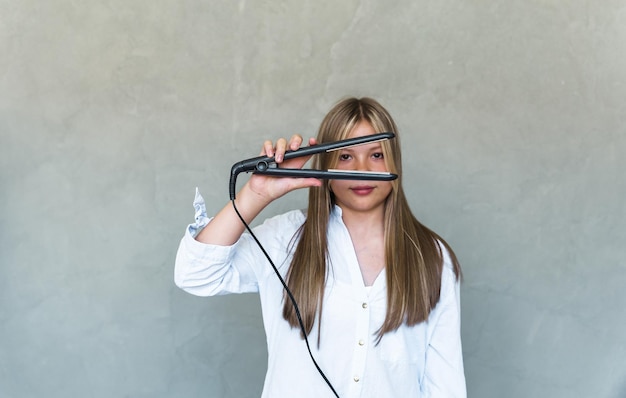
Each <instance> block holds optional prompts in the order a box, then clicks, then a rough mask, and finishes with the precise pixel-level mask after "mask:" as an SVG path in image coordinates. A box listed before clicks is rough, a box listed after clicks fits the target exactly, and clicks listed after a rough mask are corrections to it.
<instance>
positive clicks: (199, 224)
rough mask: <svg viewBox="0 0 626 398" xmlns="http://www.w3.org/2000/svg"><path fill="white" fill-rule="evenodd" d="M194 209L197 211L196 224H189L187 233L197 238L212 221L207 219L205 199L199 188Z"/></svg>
mask: <svg viewBox="0 0 626 398" xmlns="http://www.w3.org/2000/svg"><path fill="white" fill-rule="evenodd" d="M193 208H194V209H195V211H196V215H195V222H194V223H193V224H189V226H188V227H187V231H189V234H190V235H191V236H192V237H193V238H195V237H196V236H198V233H200V231H202V229H203V228H204V227H206V226H207V224H208V223H209V221H210V220H211V219H210V218H209V217H207V214H206V204H205V202H204V198H203V197H202V195H200V190H199V189H198V187H196V197H195V198H194V200H193Z"/></svg>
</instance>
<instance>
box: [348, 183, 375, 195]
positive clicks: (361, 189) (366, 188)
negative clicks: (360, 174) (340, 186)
mask: <svg viewBox="0 0 626 398" xmlns="http://www.w3.org/2000/svg"><path fill="white" fill-rule="evenodd" d="M350 190H351V191H352V192H354V193H355V194H357V195H369V194H370V193H371V192H372V191H373V190H374V187H373V186H370V185H360V186H357V187H352V188H350Z"/></svg>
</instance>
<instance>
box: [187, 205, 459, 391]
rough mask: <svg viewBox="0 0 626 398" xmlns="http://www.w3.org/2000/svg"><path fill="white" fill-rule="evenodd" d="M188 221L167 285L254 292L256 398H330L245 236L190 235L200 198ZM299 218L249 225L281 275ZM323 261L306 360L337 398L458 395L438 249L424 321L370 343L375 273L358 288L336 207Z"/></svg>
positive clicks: (453, 319)
mask: <svg viewBox="0 0 626 398" xmlns="http://www.w3.org/2000/svg"><path fill="white" fill-rule="evenodd" d="M194 207H195V209H196V222H195V223H193V224H191V225H189V227H188V228H187V230H186V232H185V235H184V237H183V239H182V240H181V242H180V246H179V249H178V253H177V256H176V267H175V281H176V284H177V285H178V286H179V287H181V288H182V289H184V290H185V291H187V292H189V293H191V294H195V295H198V296H213V295H222V294H229V293H247V292H258V293H259V295H260V299H261V306H262V311H263V323H264V327H265V333H266V337H267V346H268V354H269V355H268V366H267V374H266V377H265V385H264V388H263V395H262V397H264V398H265V397H267V398H269V397H271V398H282V397H299V398H308V397H310V398H324V397H334V395H333V393H332V391H331V390H330V388H329V387H328V386H327V385H326V383H325V382H324V380H323V379H322V377H321V376H320V374H319V373H318V372H317V370H316V369H315V366H314V364H313V363H312V361H311V359H310V357H309V354H308V352H307V348H306V345H305V342H304V341H303V340H302V338H301V337H300V330H299V329H297V328H292V327H291V326H289V324H288V323H287V322H286V321H285V320H284V319H283V317H282V308H283V287H282V285H281V283H280V281H279V280H278V278H277V277H276V275H275V273H274V271H273V270H272V268H271V266H270V265H269V263H268V261H267V260H266V259H265V257H264V256H263V254H262V252H261V250H260V249H259V248H258V246H257V245H256V243H255V242H254V240H253V239H252V237H251V236H250V235H249V234H243V236H242V237H241V239H239V241H238V242H237V243H235V244H234V245H232V246H215V245H207V244H203V243H200V242H198V241H196V240H195V239H194V237H195V236H196V235H197V233H198V232H199V230H200V229H202V228H203V227H204V226H206V224H207V223H208V222H210V219H209V218H207V216H206V211H205V205H204V201H203V199H202V197H201V196H200V195H199V194H198V193H197V194H196V200H195V201H194ZM304 221H305V215H304V214H303V212H301V211H299V210H297V211H291V212H288V213H285V214H283V215H280V216H276V217H273V218H270V219H268V220H266V221H265V222H264V223H263V224H262V225H260V226H258V227H256V228H255V229H254V233H255V235H256V236H257V237H258V238H259V240H260V242H261V243H262V245H263V246H264V248H265V250H266V251H267V252H268V254H269V255H270V257H271V258H272V260H273V262H274V264H276V266H277V268H278V269H279V271H280V273H281V274H282V276H283V278H284V277H285V275H286V273H287V269H288V267H289V264H290V262H291V258H292V251H293V249H294V245H295V242H294V240H293V237H294V235H295V234H296V232H297V230H298V228H299V227H300V226H301V225H302V223H303V222H304ZM328 242H329V243H328V244H329V248H328V250H329V256H330V265H329V269H328V272H327V284H326V289H325V296H324V303H323V312H322V319H321V329H320V333H321V336H319V337H320V338H321V339H320V344H319V346H318V345H317V341H318V326H317V324H316V325H314V326H313V330H312V332H311V334H310V336H309V342H310V345H311V349H312V352H313V355H314V357H315V359H316V361H317V363H318V364H319V366H320V368H321V369H322V370H323V372H324V374H325V375H326V376H327V377H328V379H329V381H330V382H331V383H332V385H333V387H334V388H335V390H336V391H337V393H338V395H339V396H340V397H342V398H356V397H376V398H382V397H390V398H391V397H399V398H405V397H441V398H454V397H465V396H466V389H465V376H464V372H463V357H462V350H461V338H460V303H459V282H458V280H457V278H456V277H455V274H454V271H453V268H452V264H451V261H450V258H449V256H448V254H447V252H445V251H444V253H445V257H444V258H445V264H444V270H443V276H442V281H441V282H442V283H441V297H440V301H439V303H438V304H437V306H436V307H435V308H434V309H433V310H432V312H431V313H430V316H429V318H428V320H427V321H426V322H422V323H420V324H418V325H415V326H411V327H408V326H406V325H403V326H401V327H400V328H399V329H398V330H396V331H394V332H391V333H387V334H385V335H384V336H383V338H382V340H381V341H380V343H379V344H377V345H376V344H375V340H376V331H377V330H378V329H379V328H380V327H381V325H382V323H383V321H384V319H385V313H386V307H387V294H386V276H385V271H384V270H383V271H382V272H381V273H380V274H379V275H378V277H377V279H376V281H375V282H374V284H373V285H372V286H371V288H368V287H366V286H365V285H364V283H363V278H362V275H361V271H360V268H359V264H358V261H357V257H356V253H355V251H354V247H353V245H352V241H351V239H350V235H349V233H348V230H347V228H346V226H345V225H344V223H343V221H342V215H341V209H340V208H339V207H335V208H334V210H333V211H332V213H331V219H330V222H329V226H328Z"/></svg>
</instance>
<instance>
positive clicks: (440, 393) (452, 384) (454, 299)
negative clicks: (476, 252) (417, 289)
mask: <svg viewBox="0 0 626 398" xmlns="http://www.w3.org/2000/svg"><path fill="white" fill-rule="evenodd" d="M428 339H429V342H428V346H427V350H426V366H425V374H424V380H423V382H422V389H423V391H424V393H425V396H426V397H429V398H439V397H441V398H465V397H466V396H467V390H466V386H465V373H464V368H463V352H462V351H463V350H462V345H461V302H460V282H459V279H458V278H457V277H456V275H455V273H454V271H453V268H452V264H451V260H450V258H449V256H448V254H447V253H446V252H445V250H444V267H443V275H442V280H441V296H440V299H439V303H437V306H436V307H435V308H434V309H433V312H432V313H431V316H430V317H429V320H428Z"/></svg>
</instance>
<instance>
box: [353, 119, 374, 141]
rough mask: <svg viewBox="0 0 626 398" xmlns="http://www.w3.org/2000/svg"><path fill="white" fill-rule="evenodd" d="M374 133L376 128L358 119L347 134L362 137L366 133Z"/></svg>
mask: <svg viewBox="0 0 626 398" xmlns="http://www.w3.org/2000/svg"><path fill="white" fill-rule="evenodd" d="M372 134H376V130H374V128H373V127H372V125H371V124H369V123H368V122H366V121H360V122H359V123H357V125H356V126H354V128H353V129H352V130H351V131H350V133H349V134H348V138H356V137H363V136H366V135H372Z"/></svg>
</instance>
